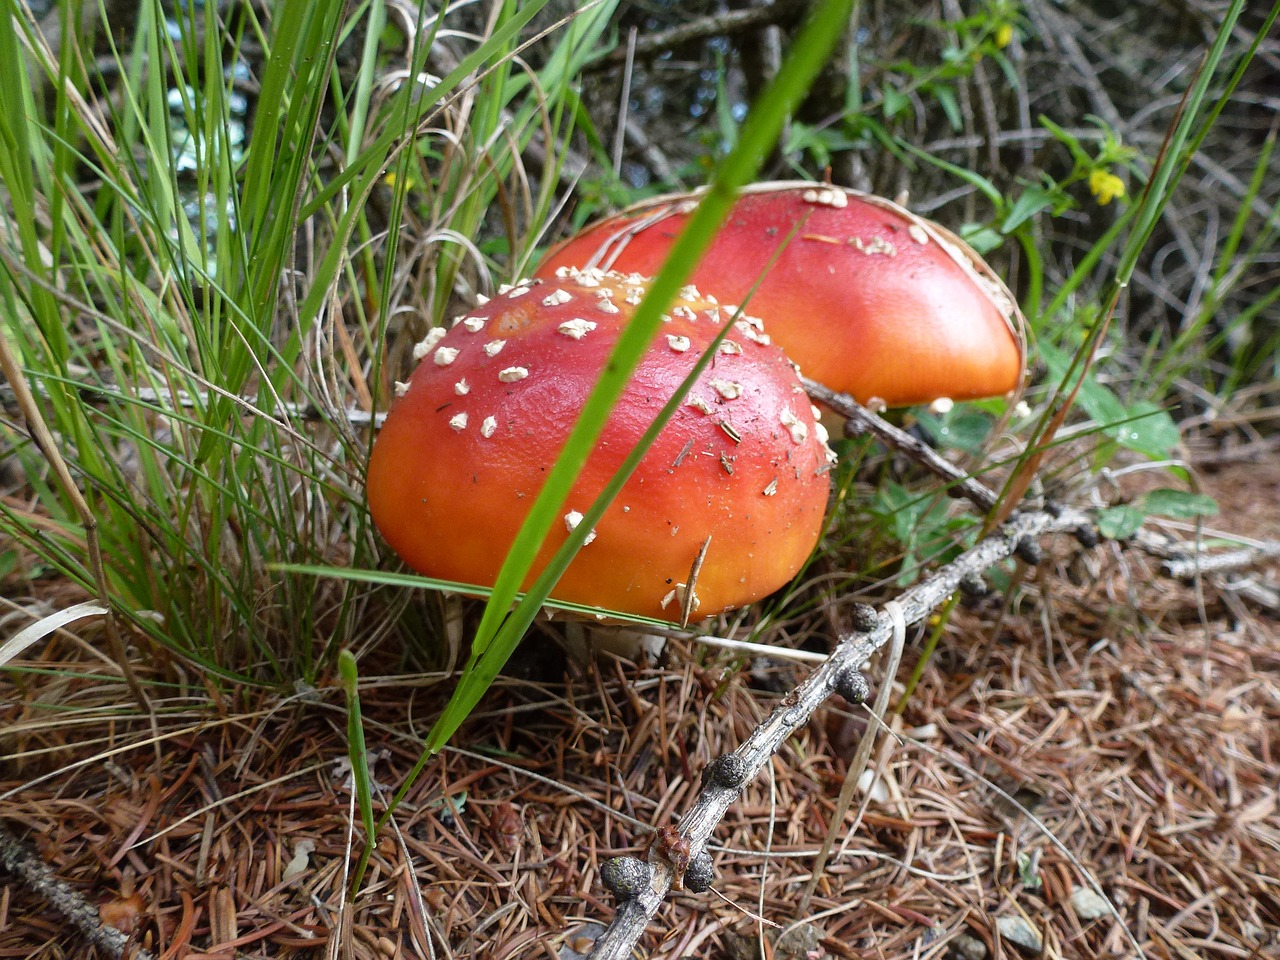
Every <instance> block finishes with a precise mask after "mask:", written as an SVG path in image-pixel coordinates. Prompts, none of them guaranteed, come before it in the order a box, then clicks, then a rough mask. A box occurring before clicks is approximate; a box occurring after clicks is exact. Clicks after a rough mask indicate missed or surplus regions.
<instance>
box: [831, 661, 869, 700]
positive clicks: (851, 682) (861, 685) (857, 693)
mask: <svg viewBox="0 0 1280 960" xmlns="http://www.w3.org/2000/svg"><path fill="white" fill-rule="evenodd" d="M835 687H836V693H838V694H840V696H842V697H844V698H845V699H846V700H848V701H849V702H850V703H851V704H853V705H854V706H855V707H856V706H858V704H860V703H866V702H867V700H868V698H870V696H871V684H870V683H868V682H867V678H866V676H865V675H864V674H863V672H862V671H861V670H858V669H855V668H854V667H846V668H845V669H843V670H841V671H840V672H839V673H838V674H837V675H836V683H835Z"/></svg>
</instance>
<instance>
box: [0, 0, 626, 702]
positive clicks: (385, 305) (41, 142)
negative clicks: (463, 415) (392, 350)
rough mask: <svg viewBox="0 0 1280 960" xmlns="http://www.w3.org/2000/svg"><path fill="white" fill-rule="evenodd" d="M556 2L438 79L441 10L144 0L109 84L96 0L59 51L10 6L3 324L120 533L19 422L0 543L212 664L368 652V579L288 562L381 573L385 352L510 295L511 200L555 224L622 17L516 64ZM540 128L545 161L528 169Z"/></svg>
mask: <svg viewBox="0 0 1280 960" xmlns="http://www.w3.org/2000/svg"><path fill="white" fill-rule="evenodd" d="M544 6H545V0H543V2H534V3H530V4H521V5H519V7H518V8H517V6H516V5H515V4H506V5H500V6H498V7H497V8H495V10H494V12H493V15H492V16H491V17H490V19H489V22H488V23H487V24H486V29H485V31H484V35H483V36H481V37H478V38H477V39H476V41H475V43H474V44H472V45H471V52H470V53H469V54H468V55H467V56H465V57H463V58H461V59H460V60H459V61H458V62H457V63H454V64H452V66H451V69H449V70H447V71H442V73H443V75H442V76H437V77H433V78H431V79H430V81H423V82H416V81H409V80H408V79H406V78H414V77H426V76H427V74H428V67H429V65H430V66H434V64H429V54H430V51H431V49H432V43H433V41H434V39H435V37H436V35H437V33H438V31H439V30H440V28H441V23H442V21H441V19H440V18H430V17H426V16H423V17H422V18H420V19H419V21H418V22H416V23H412V24H401V25H400V29H399V30H398V31H391V30H388V29H385V23H386V9H385V5H384V4H382V3H381V2H378V0H374V2H371V3H370V4H369V5H366V6H362V7H360V8H357V9H354V10H351V11H348V10H347V7H346V5H345V4H341V3H338V2H336V0H329V2H322V3H311V2H303V0H282V2H281V3H279V4H277V5H275V8H274V9H273V11H272V16H271V18H270V20H269V21H260V20H259V19H258V18H257V14H256V13H255V9H254V8H252V7H250V6H247V5H246V6H243V7H235V8H233V9H232V10H231V11H229V12H227V13H226V14H225V15H224V14H223V13H222V12H220V9H221V8H220V7H219V5H217V4H208V5H202V6H194V5H193V6H191V7H189V8H186V9H185V12H184V13H183V14H182V15H181V16H175V17H173V18H168V17H167V15H166V13H165V12H164V9H163V8H162V6H161V5H160V4H159V3H156V2H143V3H142V4H140V5H139V13H138V19H137V23H136V27H135V29H134V31H133V33H132V35H131V36H130V37H129V38H128V41H127V42H125V43H123V44H121V45H116V44H115V43H114V42H112V40H111V38H110V37H109V36H108V37H107V38H106V39H107V41H108V44H109V52H108V54H107V57H106V59H105V63H106V65H107V66H106V68H105V69H101V70H99V69H95V68H92V67H88V66H86V65H87V64H93V63H94V57H93V51H92V50H91V49H89V48H88V45H87V42H82V41H81V40H80V39H79V36H80V35H79V34H77V33H76V32H75V31H74V30H72V29H71V27H72V26H74V20H73V19H72V18H73V15H74V13H75V5H74V4H71V3H64V4H62V5H61V7H60V15H61V23H62V27H63V30H62V36H61V39H62V41H63V42H62V44H61V45H60V47H59V53H58V55H57V56H55V55H54V54H53V53H52V52H51V50H50V47H49V44H48V42H47V38H46V37H45V36H44V35H43V34H42V33H41V32H40V30H39V29H38V28H37V26H36V25H35V24H34V23H32V22H29V21H27V20H25V19H24V18H23V16H22V9H21V8H19V6H18V5H16V4H14V3H12V2H11V0H4V2H3V3H0V22H3V23H4V24H6V29H5V30H0V58H2V59H3V66H0V87H3V92H2V94H0V96H3V98H4V99H3V114H4V117H3V118H2V119H0V179H3V181H4V183H5V187H6V192H5V200H6V203H5V205H4V208H3V209H2V210H0V234H2V235H3V238H4V240H3V243H0V257H2V258H3V261H2V262H3V266H4V270H3V272H0V331H2V332H3V334H4V335H5V336H6V337H7V338H8V339H9V341H10V342H11V343H12V345H13V349H14V352H15V354H16V355H17V357H18V358H19V359H20V362H21V365H22V367H23V371H24V375H25V376H26V378H27V379H28V381H29V382H30V384H31V387H32V390H33V392H34V394H35V395H36V397H37V398H38V401H39V404H40V408H41V410H42V413H43V416H44V418H45V419H46V420H47V422H48V424H49V427H50V429H51V430H52V431H53V434H54V436H55V437H56V443H57V445H58V449H59V452H60V454H61V457H62V458H63V459H64V460H65V462H66V464H67V466H68V467H69V469H70V473H71V476H72V477H73V478H74V484H75V487H76V488H78V490H77V491H76V492H78V493H82V494H83V497H84V499H85V500H86V501H87V504H88V508H89V511H90V513H91V515H92V517H93V519H94V520H95V522H96V537H97V539H98V541H99V542H100V549H98V550H94V549H91V544H90V543H89V541H88V540H87V538H86V536H85V533H84V523H83V517H82V516H81V515H80V514H79V513H77V511H76V503H75V499H76V498H75V497H74V496H72V495H71V493H70V492H69V491H68V490H67V489H66V488H65V487H60V486H59V485H58V484H57V483H56V482H55V479H54V475H53V473H52V472H51V466H50V463H49V462H48V460H47V459H46V457H45V456H44V455H43V453H42V452H41V450H40V449H38V448H37V447H36V446H35V445H33V444H32V443H31V442H30V440H29V439H28V438H27V437H26V436H24V431H23V428H22V426H21V424H19V423H16V422H12V421H6V422H5V423H4V425H3V426H2V427H0V431H2V432H0V449H3V451H4V455H5V457H6V458H8V457H10V456H11V457H13V459H14V462H16V463H17V464H18V466H19V469H20V471H21V474H22V477H23V480H24V481H25V483H26V484H28V485H29V489H30V491H31V493H32V497H31V499H30V500H27V501H23V502H19V501H12V500H6V501H4V502H3V504H2V505H0V532H3V533H4V534H5V535H7V536H9V537H12V538H15V539H16V540H18V541H19V542H21V543H23V544H24V545H26V546H27V547H28V548H30V549H31V550H33V551H34V552H35V553H36V555H37V556H38V557H39V558H40V561H41V562H42V563H44V564H47V565H48V567H49V568H50V569H52V570H56V571H57V572H58V573H59V574H61V575H63V576H66V577H70V578H71V579H73V580H74V581H76V582H78V583H80V584H81V585H83V586H84V587H85V589H87V590H89V591H91V592H95V593H99V594H106V596H103V597H102V598H101V599H103V600H105V601H108V602H109V603H110V604H111V606H112V608H113V609H114V610H115V612H116V613H117V615H118V616H120V617H123V618H124V619H125V620H127V621H128V622H129V623H130V624H131V627H132V633H133V635H134V636H135V637H137V638H139V642H142V643H144V645H154V647H155V648H157V649H164V650H167V651H169V652H171V653H172V654H174V655H176V656H178V657H180V658H182V659H185V660H189V661H193V662H194V663H196V664H198V665H199V666H200V667H201V668H202V669H204V670H205V671H207V672H208V673H209V674H210V675H212V676H224V677H234V678H237V679H242V680H265V681H269V682H279V681H283V680H291V679H294V678H302V679H306V680H309V681H310V680H314V679H315V678H316V677H317V675H318V674H319V673H320V672H322V671H323V670H324V669H327V668H328V667H329V666H330V665H331V662H332V655H333V653H334V652H335V651H336V650H337V649H338V648H339V647H341V646H343V645H348V644H360V643H361V642H363V641H364V640H365V639H366V637H365V633H366V630H367V625H368V623H369V619H370V616H369V614H370V611H374V610H377V609H379V604H378V601H377V599H376V597H375V596H374V593H375V592H376V591H372V590H371V589H370V588H369V587H368V586H364V585H357V584H354V583H340V582H335V581H323V582H318V581H317V580H316V579H315V578H314V577H313V576H310V575H306V574H302V573H297V572H290V571H288V570H284V569H281V568H280V565H282V564H328V565H334V564H338V565H343V566H354V567H363V568H368V567H372V566H376V565H377V564H378V562H379V558H378V549H377V546H376V544H375V542H374V539H373V537H372V536H371V535H370V531H369V526H368V522H367V516H366V512H365V509H364V506H363V495H362V490H361V487H362V483H361V475H362V471H363V463H364V460H365V457H366V454H367V450H368V446H369V443H370V434H369V431H368V429H367V424H368V422H369V418H368V416H367V414H370V413H372V411H373V410H375V409H378V408H380V407H382V406H384V405H385V396H386V390H385V387H384V384H385V382H386V380H387V379H388V378H387V372H386V371H385V370H384V369H383V366H382V361H383V355H384V354H383V349H382V347H383V343H384V342H385V340H386V339H387V338H388V336H390V335H391V334H392V333H394V329H395V327H396V326H400V325H403V324H404V321H403V320H401V317H402V315H403V314H404V313H406V306H407V307H408V312H410V313H411V315H412V316H411V320H410V321H408V323H409V325H411V326H419V327H421V326H424V325H430V324H435V323H439V322H441V320H442V318H443V317H445V316H446V315H447V311H448V310H449V309H450V308H451V307H452V306H453V305H454V304H455V303H456V301H455V299H454V298H455V296H456V294H455V290H457V289H459V288H463V289H465V288H467V287H468V286H470V287H471V288H472V289H475V288H477V287H480V286H487V285H488V284H489V282H490V275H491V272H494V271H495V269H496V264H495V262H494V261H493V260H492V259H491V258H490V256H488V255H487V254H486V253H485V252H483V251H481V250H480V249H479V248H478V246H477V245H476V243H475V242H474V241H473V238H477V237H480V236H482V235H485V234H486V233H487V234H488V235H489V236H490V237H496V234H495V233H494V231H493V230H492V229H491V228H490V227H489V226H487V224H488V223H489V221H488V220H486V211H488V210H489V209H490V208H491V207H493V206H494V205H495V204H496V205H497V206H498V207H500V208H501V210H502V213H503V216H502V218H501V219H502V223H503V225H505V227H506V229H507V236H506V239H505V247H506V251H504V252H508V253H512V254H515V255H517V257H518V256H519V255H521V253H522V250H523V247H524V245H526V244H527V243H528V242H530V238H532V237H534V236H536V235H537V231H536V228H535V226H534V225H535V224H537V223H539V222H541V221H542V220H544V219H545V217H546V214H547V211H548V209H549V207H550V205H551V203H552V202H553V199H554V196H555V189H556V188H557V186H558V179H559V178H558V173H559V165H560V151H561V150H562V145H563V144H564V143H566V142H567V140H568V137H569V134H570V132H571V130H572V126H573V113H572V111H571V110H568V109H566V107H565V102H566V96H567V91H568V89H569V83H570V81H571V79H572V77H573V76H574V74H575V72H576V71H577V69H578V68H579V67H580V65H581V62H582V60H583V58H584V57H585V55H586V54H587V52H588V51H590V50H591V49H593V48H594V45H595V43H596V41H597V39H598V37H599V35H600V32H601V30H602V29H603V28H604V26H605V24H606V23H607V22H608V17H609V14H610V11H611V10H612V5H611V4H609V3H598V4H595V5H594V6H592V7H589V8H588V9H586V10H585V11H584V12H583V13H582V14H581V15H580V16H578V17H574V18H571V20H570V21H569V22H567V23H561V24H557V25H556V32H555V34H554V37H553V38H552V39H551V40H549V41H546V55H545V60H544V62H543V65H542V66H541V67H539V68H538V69H534V68H532V67H529V66H528V65H527V64H524V62H523V61H521V60H520V59H519V58H518V56H517V53H518V50H519V49H520V45H521V44H522V43H524V42H525V41H526V40H527V39H528V36H529V25H530V22H531V21H532V19H533V18H534V17H535V16H536V15H537V14H539V13H540V12H541V11H542V9H543V7H544ZM11 22H12V23H14V24H15V25H17V26H18V28H19V29H18V31H17V32H13V31H10V30H8V29H7V24H9V23H11ZM357 38H361V39H362V41H363V42H362V45H361V53H362V57H361V58H360V59H359V60H358V61H355V60H353V58H352V57H351V56H349V53H350V48H352V47H354V46H355V45H356V43H357ZM344 44H347V45H348V46H347V47H344ZM387 76H390V77H392V78H393V80H391V81H386V80H385V79H380V78H385V77H387ZM248 78H252V79H253V80H256V84H257V88H258V89H257V95H256V98H255V105H254V111H253V116H252V131H251V132H250V135H248V136H247V137H245V136H244V135H243V134H244V131H243V129H242V128H241V127H240V126H239V125H240V124H242V123H243V122H244V121H245V119H246V118H245V116H244V115H243V113H241V114H237V112H236V110H235V109H233V107H234V106H236V101H237V98H241V97H243V96H244V93H243V91H242V87H243V86H245V82H246V80H247V79H248ZM436 124H438V125H439V126H438V127H437V126H433V125H436ZM535 138H538V139H539V140H540V141H541V142H542V143H543V144H544V147H545V149H544V151H543V156H544V158H545V163H544V166H543V170H542V173H541V177H540V179H532V178H530V177H529V176H528V174H527V171H526V170H525V169H524V167H523V164H522V161H521V157H522V155H523V152H524V149H525V148H526V147H527V146H528V144H529V143H530V141H531V140H533V139H535ZM402 232H403V233H405V234H406V235H409V236H412V237H415V238H417V239H416V240H415V241H414V243H413V244H412V245H410V246H408V247H407V248H406V247H405V246H404V245H402V244H399V243H398V240H399V238H400V236H401V234H402ZM496 246H502V245H501V244H497V245H495V249H496ZM459 250H463V251H466V255H465V256H459V255H458V251H459ZM406 263H408V265H409V267H411V268H412V269H409V268H407V267H406ZM393 315H395V318H396V319H395V320H394V321H392V320H389V318H391V317H392V316H393ZM394 372H396V373H398V372H399V371H394ZM349 408H355V410H356V412H357V413H363V414H365V415H366V416H364V417H363V418H362V420H361V422H362V423H363V424H364V426H354V425H353V424H352V422H351V417H350V416H349V414H350V412H351V410H350V409H349ZM95 553H96V554H97V555H99V556H100V557H101V558H104V560H105V581H104V580H103V579H102V578H99V579H95V577H94V575H93V565H94V556H93V555H94V554H95ZM383 592H385V591H383ZM143 637H145V638H146V639H145V640H142V639H141V638H143Z"/></svg>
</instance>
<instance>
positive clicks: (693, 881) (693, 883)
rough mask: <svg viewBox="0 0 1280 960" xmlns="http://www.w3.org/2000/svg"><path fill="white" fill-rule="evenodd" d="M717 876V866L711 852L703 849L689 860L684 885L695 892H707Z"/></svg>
mask: <svg viewBox="0 0 1280 960" xmlns="http://www.w3.org/2000/svg"><path fill="white" fill-rule="evenodd" d="M715 878H716V867H715V864H714V863H712V862H711V854H709V853H707V851H705V850H703V851H702V852H701V853H700V854H698V855H697V856H696V857H694V858H693V859H692V860H690V861H689V866H688V867H687V868H685V871H684V886H685V889H686V890H692V891H693V892H694V893H706V892H707V891H708V890H710V889H711V884H712V882H713V881H714V880H715Z"/></svg>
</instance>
